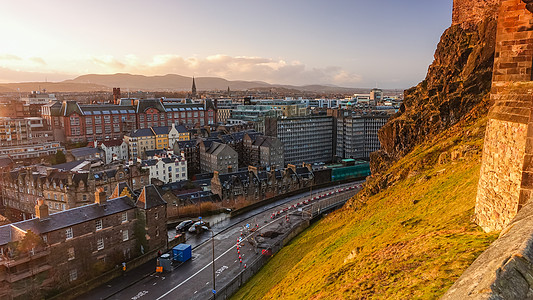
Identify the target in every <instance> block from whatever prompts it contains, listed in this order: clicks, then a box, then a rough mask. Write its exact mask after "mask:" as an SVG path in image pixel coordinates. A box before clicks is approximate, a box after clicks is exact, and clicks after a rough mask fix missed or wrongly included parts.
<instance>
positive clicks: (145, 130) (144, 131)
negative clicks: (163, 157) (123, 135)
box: [130, 128, 154, 137]
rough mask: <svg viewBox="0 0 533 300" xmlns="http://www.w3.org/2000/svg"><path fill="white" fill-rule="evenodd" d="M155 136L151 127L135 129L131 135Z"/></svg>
mask: <svg viewBox="0 0 533 300" xmlns="http://www.w3.org/2000/svg"><path fill="white" fill-rule="evenodd" d="M142 136H154V132H153V131H152V129H150V128H141V129H137V130H135V131H133V132H132V133H131V134H130V137H142Z"/></svg>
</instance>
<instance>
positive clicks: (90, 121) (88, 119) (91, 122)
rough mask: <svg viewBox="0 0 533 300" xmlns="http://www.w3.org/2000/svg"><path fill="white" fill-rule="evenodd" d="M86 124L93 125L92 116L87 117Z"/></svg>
mask: <svg viewBox="0 0 533 300" xmlns="http://www.w3.org/2000/svg"><path fill="white" fill-rule="evenodd" d="M85 124H87V125H93V119H92V118H89V117H87V118H85Z"/></svg>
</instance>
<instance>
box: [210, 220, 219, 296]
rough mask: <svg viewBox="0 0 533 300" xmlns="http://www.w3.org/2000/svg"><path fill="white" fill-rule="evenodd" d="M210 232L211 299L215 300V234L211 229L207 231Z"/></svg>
mask: <svg viewBox="0 0 533 300" xmlns="http://www.w3.org/2000/svg"><path fill="white" fill-rule="evenodd" d="M209 231H211V249H212V253H213V262H212V265H213V291H212V292H213V299H215V297H216V294H217V290H216V286H215V233H214V232H213V229H211V230H209Z"/></svg>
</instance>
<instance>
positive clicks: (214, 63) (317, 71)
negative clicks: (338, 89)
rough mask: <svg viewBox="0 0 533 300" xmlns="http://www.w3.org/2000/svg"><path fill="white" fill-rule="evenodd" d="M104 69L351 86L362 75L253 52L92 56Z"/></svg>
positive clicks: (338, 68)
mask: <svg viewBox="0 0 533 300" xmlns="http://www.w3.org/2000/svg"><path fill="white" fill-rule="evenodd" d="M92 62H93V63H94V64H96V65H97V66H99V67H101V68H102V67H103V68H104V70H102V71H104V72H107V73H114V72H130V73H135V74H144V75H165V74H180V75H195V76H212V77H222V78H225V79H229V80H251V81H266V82H270V83H278V84H296V85H304V84H337V85H346V86H355V85H357V84H358V83H360V82H361V80H362V78H361V76H360V75H358V74H354V73H351V72H348V71H346V70H343V69H342V68H340V67H335V66H332V67H326V68H308V67H307V66H306V65H304V64H302V63H301V62H298V61H293V62H287V61H285V60H282V59H272V58H264V57H253V56H250V57H249V56H235V57H233V56H229V55H223V54H217V55H211V56H208V57H206V58H198V57H187V58H186V57H182V56H179V55H173V54H164V55H156V56H153V57H152V58H151V60H150V61H148V62H145V63H142V62H139V60H138V58H137V57H135V56H131V55H129V56H126V58H125V62H121V61H119V60H118V59H116V58H114V57H112V56H105V57H100V58H96V57H93V58H92Z"/></svg>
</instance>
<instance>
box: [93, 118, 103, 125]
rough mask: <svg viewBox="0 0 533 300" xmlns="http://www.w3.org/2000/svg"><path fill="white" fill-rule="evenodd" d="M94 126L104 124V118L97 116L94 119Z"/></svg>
mask: <svg viewBox="0 0 533 300" xmlns="http://www.w3.org/2000/svg"><path fill="white" fill-rule="evenodd" d="M94 124H96V125H99V124H102V117H100V116H95V117H94Z"/></svg>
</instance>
